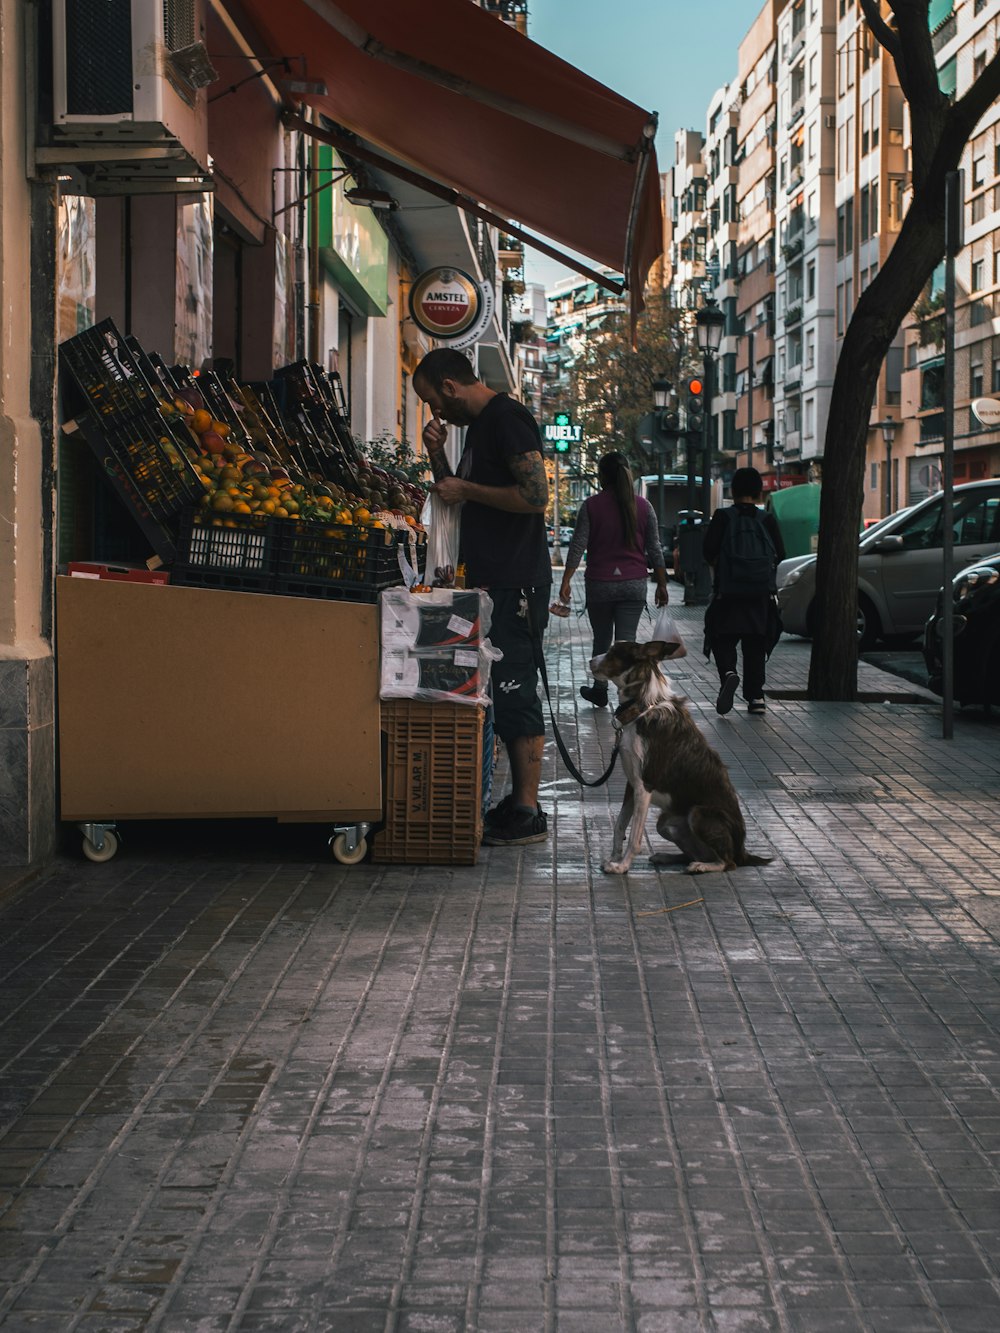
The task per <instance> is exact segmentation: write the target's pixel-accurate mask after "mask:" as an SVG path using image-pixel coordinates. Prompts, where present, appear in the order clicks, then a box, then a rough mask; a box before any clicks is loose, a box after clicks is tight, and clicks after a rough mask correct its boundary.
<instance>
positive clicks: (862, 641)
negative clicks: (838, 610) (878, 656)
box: [858, 592, 882, 653]
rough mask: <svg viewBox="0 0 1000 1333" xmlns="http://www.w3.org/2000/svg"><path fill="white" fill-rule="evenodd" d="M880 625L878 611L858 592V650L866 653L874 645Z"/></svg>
mask: <svg viewBox="0 0 1000 1333" xmlns="http://www.w3.org/2000/svg"><path fill="white" fill-rule="evenodd" d="M881 628H882V626H881V625H880V624H879V618H878V612H877V611H876V610H875V608H874V606H873V605H872V604H871V602H870V601H869V600H868V598H867V597H866V596H865V595H864V593H863V592H862V593H859V594H858V652H859V653H867V652H868V651H869V650H870V649H872V648H874V647H875V644H876V643H877V642H878V636H879V631H880V630H881Z"/></svg>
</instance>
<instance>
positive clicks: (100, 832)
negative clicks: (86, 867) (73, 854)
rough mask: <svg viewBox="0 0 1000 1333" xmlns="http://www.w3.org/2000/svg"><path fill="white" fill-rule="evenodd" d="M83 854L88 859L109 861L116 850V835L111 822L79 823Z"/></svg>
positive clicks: (100, 861)
mask: <svg viewBox="0 0 1000 1333" xmlns="http://www.w3.org/2000/svg"><path fill="white" fill-rule="evenodd" d="M78 827H79V829H80V832H81V833H82V834H83V844H82V849H83V854H84V856H85V857H86V858H87V860H88V861H96V862H98V863H102V862H104V861H110V860H111V858H112V857H113V856H114V855H115V854H116V853H117V851H118V835H117V833H115V831H114V825H113V824H80V825H78Z"/></svg>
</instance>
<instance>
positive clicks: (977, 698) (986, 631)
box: [924, 555, 1000, 708]
mask: <svg viewBox="0 0 1000 1333" xmlns="http://www.w3.org/2000/svg"><path fill="white" fill-rule="evenodd" d="M951 599H952V608H953V610H952V616H953V620H952V644H953V645H954V653H953V659H952V660H953V663H954V669H953V676H952V697H953V698H954V699H956V700H957V702H958V703H960V704H963V705H964V704H983V705H985V707H987V708H988V707H989V706H990V705H991V704H1000V555H995V556H991V557H990V559H989V560H981V561H978V562H977V563H976V564H974V565H970V566H969V567H968V568H966V569H963V570H962V571H961V572H960V573H959V574H956V576H955V578H954V579H953V580H952V585H951ZM943 619H944V589H943V588H942V589H941V592H940V593H939V595H938V603H937V607H936V608H935V610H934V613H933V615H931V616H930V618H929V619H928V621H927V624H926V626H925V627H924V662H925V663H926V665H927V672H928V675H929V680H928V682H927V683H928V685H930V687H931V689H932V690H934V691H936V693H938V694H941V693H943V682H942V673H943V671H944V660H943V659H944V633H943V630H944V625H943Z"/></svg>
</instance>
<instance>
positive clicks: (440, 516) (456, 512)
mask: <svg viewBox="0 0 1000 1333" xmlns="http://www.w3.org/2000/svg"><path fill="white" fill-rule="evenodd" d="M461 520H462V506H461V505H460V504H457V505H446V504H445V502H444V501H443V500H442V499H441V497H440V496H439V495H435V493H434V492H433V491H430V492H429V493H428V496H427V503H426V504H425V505H424V508H423V513H422V514H421V515H420V521H421V522H422V523H423V525H424V527H425V528H426V529H427V554H426V557H425V559H426V563H425V565H424V582H425V583H434V582H435V581H436V580H437V579H438V578H439V577H440V576H439V575H438V574H437V570H439V569H440V570H447V569H450V570H451V576H452V581H453V582H454V577H455V570H456V569H457V568H458V530H459V524H460V523H461Z"/></svg>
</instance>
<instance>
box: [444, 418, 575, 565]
mask: <svg viewBox="0 0 1000 1333" xmlns="http://www.w3.org/2000/svg"><path fill="white" fill-rule="evenodd" d="M541 452H542V439H541V436H540V435H539V433H538V426H537V424H536V422H535V418H534V417H533V416H532V415H531V413H530V412H529V411H528V409H527V408H526V407H525V406H524V405H523V404H522V403H519V402H517V401H516V400H515V399H513V398H508V397H507V395H506V394H504V393H498V394H497V395H496V396H495V397H494V398H491V399H490V401H489V402H488V403H487V404H486V406H485V407H484V408H483V410H482V412H480V414H479V416H478V417H476V419H475V421H473V423H472V424H471V426H469V428H468V430H467V432H466V436H465V450H464V452H463V454H462V460H461V462H460V463H459V466H458V475H459V476H460V477H464V478H466V479H467V480H469V481H473V482H476V483H477V484H478V485H480V486H504V487H508V486H513V485H514V484H515V478H514V474H513V473H512V472H511V470H510V463H509V460H510V459H512V458H513V457H515V456H516V455H517V454H528V453H536V454H540V453H541ZM460 550H461V554H460V557H459V558H460V559H461V560H462V561H463V562H464V564H465V581H466V583H467V584H468V586H469V587H483V588H540V587H544V586H547V585H548V584H550V583H551V582H552V564H551V562H550V560H549V550H548V543H547V542H546V540H545V516H544V514H512V513H510V512H509V511H508V510H506V509H491V508H490V506H489V505H484V504H479V503H478V502H477V501H476V500H466V502H465V504H464V505H463V506H462V530H461V543H460Z"/></svg>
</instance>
